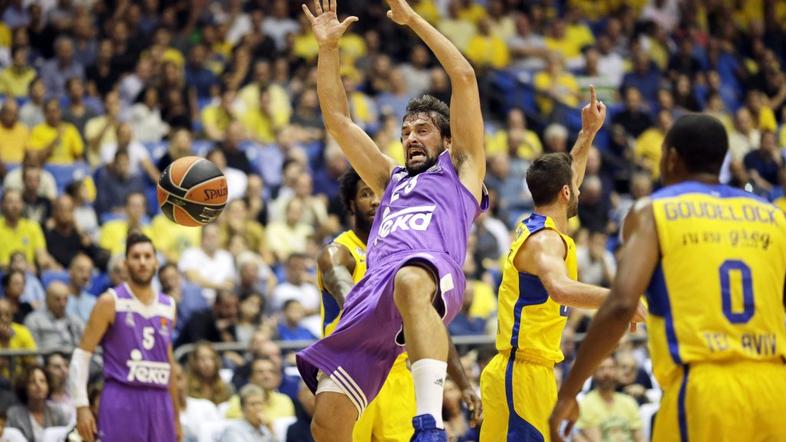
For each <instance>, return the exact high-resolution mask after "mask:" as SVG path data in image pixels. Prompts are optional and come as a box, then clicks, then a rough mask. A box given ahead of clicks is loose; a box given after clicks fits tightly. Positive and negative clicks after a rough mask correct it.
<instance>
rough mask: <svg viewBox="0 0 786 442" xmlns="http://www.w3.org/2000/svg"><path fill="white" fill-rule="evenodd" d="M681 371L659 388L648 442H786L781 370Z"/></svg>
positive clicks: (758, 366) (723, 366) (704, 367)
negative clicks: (659, 402)
mask: <svg viewBox="0 0 786 442" xmlns="http://www.w3.org/2000/svg"><path fill="white" fill-rule="evenodd" d="M680 371H681V373H679V374H678V376H676V377H675V379H674V380H673V381H672V382H670V383H668V384H667V385H663V386H662V387H663V398H662V399H661V404H660V409H659V410H658V413H657V414H656V415H655V427H654V429H653V432H652V440H653V441H655V442H666V441H683V442H684V441H713V442H725V441H729V442H731V441H741V440H744V441H747V442H757V441H761V442H764V441H772V442H775V441H786V430H784V426H783V422H784V416H786V364H783V363H773V362H754V361H735V362H725V363H694V364H690V365H684V366H682V369H681V370H680Z"/></svg>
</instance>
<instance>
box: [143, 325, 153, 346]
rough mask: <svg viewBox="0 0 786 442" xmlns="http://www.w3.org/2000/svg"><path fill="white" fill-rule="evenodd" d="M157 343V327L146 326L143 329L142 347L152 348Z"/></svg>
mask: <svg viewBox="0 0 786 442" xmlns="http://www.w3.org/2000/svg"><path fill="white" fill-rule="evenodd" d="M155 344H156V329H155V328H153V327H145V328H143V329H142V347H144V348H145V350H150V349H152V348H153V346H154V345H155Z"/></svg>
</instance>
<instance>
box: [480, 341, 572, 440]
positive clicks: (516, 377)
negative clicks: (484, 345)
mask: <svg viewBox="0 0 786 442" xmlns="http://www.w3.org/2000/svg"><path fill="white" fill-rule="evenodd" d="M510 355H511V353H510V352H504V353H497V355H496V356H494V358H493V359H492V360H491V361H490V362H489V364H488V365H487V366H486V368H485V369H484V370H483V374H481V376H480V397H481V400H482V402H483V416H484V418H483V425H482V426H481V427H480V440H481V442H506V441H507V442H514V441H515V442H530V441H533V442H534V441H548V440H550V438H549V422H548V421H549V416H550V415H551V410H552V408H554V404H556V402H557V380H556V379H555V378H554V363H553V362H550V361H545V360H540V359H535V358H532V357H525V356H522V355H521V354H516V353H513V356H512V357H511V356H510Z"/></svg>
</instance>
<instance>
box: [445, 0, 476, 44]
mask: <svg viewBox="0 0 786 442" xmlns="http://www.w3.org/2000/svg"><path fill="white" fill-rule="evenodd" d="M460 13H461V5H460V4H459V0H453V1H452V2H450V4H448V16H447V17H445V18H443V19H442V20H441V21H440V22H439V25H438V26H437V29H439V32H441V33H442V34H443V35H445V37H447V38H448V39H449V40H450V41H452V42H453V44H455V45H456V47H457V48H459V50H461V51H466V50H467V46H468V45H469V40H470V39H471V38H472V37H473V36H474V35H475V25H474V23H473V22H472V21H471V20H468V19H466V18H463V17H461V16H460Z"/></svg>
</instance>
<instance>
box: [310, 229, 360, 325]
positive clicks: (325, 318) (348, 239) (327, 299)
mask: <svg viewBox="0 0 786 442" xmlns="http://www.w3.org/2000/svg"><path fill="white" fill-rule="evenodd" d="M333 243H335V244H341V245H342V246H344V247H346V248H347V250H348V251H349V253H350V254H351V255H352V258H354V259H355V270H354V271H353V272H352V282H354V283H355V284H357V283H358V282H359V281H360V280H361V279H363V276H365V275H366V244H365V243H364V242H363V241H362V240H361V239H360V238H358V236H357V235H356V234H355V232H353V231H352V230H347V231H345V232H343V233H342V234H340V235H338V236H337V237H336V239H334V240H333ZM317 287H318V288H319V292H320V293H322V307H321V309H320V310H321V314H322V335H323V336H328V335H330V334H331V333H333V330H335V328H336V325H337V324H338V318H339V316H341V310H340V309H339V307H338V303H337V302H336V300H335V299H334V298H333V295H331V294H330V293H329V292H328V291H327V290H326V289H325V286H324V284H323V282H322V272H320V271H317Z"/></svg>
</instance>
